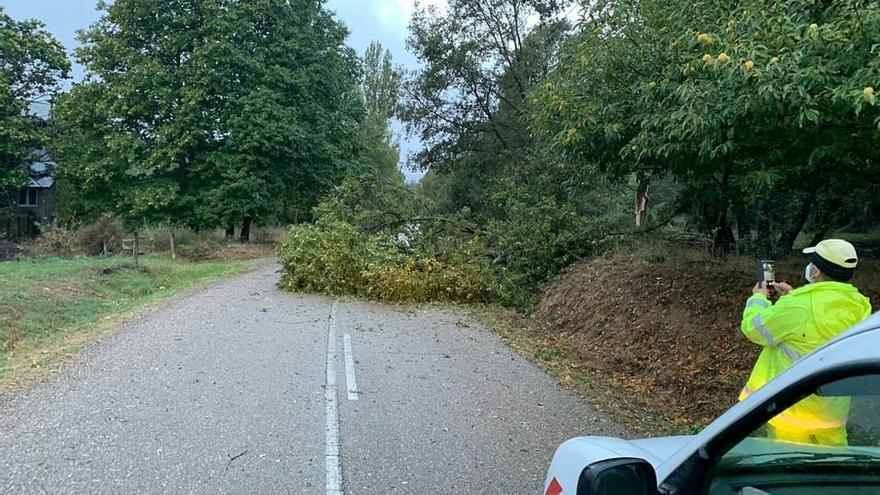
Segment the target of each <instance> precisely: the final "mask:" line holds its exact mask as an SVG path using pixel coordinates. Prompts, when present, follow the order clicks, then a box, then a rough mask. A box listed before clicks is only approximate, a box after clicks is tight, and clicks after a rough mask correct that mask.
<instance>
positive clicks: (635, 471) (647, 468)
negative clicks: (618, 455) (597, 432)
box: [577, 459, 657, 495]
mask: <svg viewBox="0 0 880 495" xmlns="http://www.w3.org/2000/svg"><path fill="white" fill-rule="evenodd" d="M656 494H657V474H656V473H655V472H654V467H653V466H651V464H650V463H648V462H647V461H645V460H642V459H612V460H608V461H602V462H597V463H595V464H590V465H589V466H587V467H586V469H584V470H583V471H582V472H581V477H580V479H579V480H578V488H577V495H656Z"/></svg>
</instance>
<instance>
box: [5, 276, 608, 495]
mask: <svg viewBox="0 0 880 495" xmlns="http://www.w3.org/2000/svg"><path fill="white" fill-rule="evenodd" d="M277 270H278V266H277V265H268V266H263V267H261V268H258V269H255V270H254V271H253V272H251V273H249V274H247V275H244V276H241V277H238V278H235V279H230V280H227V281H224V282H220V283H217V284H214V285H211V286H208V287H206V288H204V289H202V290H200V291H198V292H194V293H191V294H190V295H188V296H185V297H181V298H178V299H176V300H174V301H172V302H169V303H167V304H165V305H164V306H163V307H161V308H157V309H155V310H153V311H150V312H149V313H147V314H145V315H143V316H141V317H138V318H136V319H134V320H132V321H130V322H128V323H126V324H125V325H124V326H123V327H122V328H121V329H120V331H119V332H118V333H117V334H115V335H114V336H112V337H110V338H108V339H106V340H104V341H103V342H101V343H99V344H96V345H93V346H91V347H89V348H88V349H87V350H86V351H85V352H84V353H83V355H82V357H81V358H80V359H78V360H77V361H76V362H75V363H73V364H71V365H69V366H67V367H66V368H65V370H64V372H63V373H62V374H61V376H60V377H58V378H55V379H53V380H51V381H48V382H45V383H42V384H39V385H36V386H34V387H32V388H30V389H28V390H25V391H22V392H18V393H14V394H11V395H7V396H6V397H3V398H0V492H2V493H53V494H55V493H211V494H213V493H291V494H300V493H301V494H313V493H314V494H341V493H345V494H352V495H355V494H379V493H382V494H387V493H400V494H408V493H418V494H428V493H430V494H434V493H437V494H464V493H480V494H520V493H522V494H526V493H539V492H540V490H541V485H542V483H543V476H544V471H545V469H546V467H547V464H548V462H549V459H550V457H551V456H552V453H553V451H554V449H555V448H556V446H558V444H559V443H560V442H561V441H563V440H564V439H566V438H569V437H571V436H575V435H579V434H584V433H590V434H617V433H619V431H618V429H617V428H616V427H615V426H614V425H613V424H612V423H611V422H609V421H608V420H606V419H604V418H602V417H600V416H599V415H598V414H597V413H595V412H594V411H593V410H592V409H591V408H590V407H589V405H588V404H587V403H585V402H584V401H582V400H581V399H579V398H578V397H576V396H574V395H573V394H571V393H570V392H568V391H566V390H564V389H562V388H560V387H559V386H558V385H557V384H556V382H554V381H553V380H552V379H551V378H550V377H548V376H547V375H545V374H544V373H543V372H541V371H540V370H538V369H536V368H535V367H534V366H532V365H531V364H530V363H528V362H527V361H525V360H524V359H522V358H521V357H520V356H518V355H517V354H516V353H515V352H513V351H511V350H510V349H509V348H507V347H506V346H505V345H504V344H503V343H502V342H501V341H499V340H498V339H497V338H496V337H495V336H494V335H493V334H492V333H490V332H489V331H487V330H486V329H484V328H482V327H480V326H479V325H476V324H474V322H472V321H470V320H469V319H468V318H467V317H466V316H464V315H463V314H462V313H461V312H459V311H457V310H451V309H425V308H415V309H411V308H404V307H389V306H382V305H375V304H368V303H363V302H351V301H345V300H334V299H331V298H327V297H320V296H313V295H301V294H290V293H285V292H281V291H279V290H277V289H276V288H275V282H276V280H277V278H278V274H277Z"/></svg>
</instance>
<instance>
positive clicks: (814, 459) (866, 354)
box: [544, 313, 880, 495]
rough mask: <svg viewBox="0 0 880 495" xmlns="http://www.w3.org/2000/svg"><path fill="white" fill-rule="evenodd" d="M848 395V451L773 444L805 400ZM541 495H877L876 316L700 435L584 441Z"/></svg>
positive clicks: (559, 460)
mask: <svg viewBox="0 0 880 495" xmlns="http://www.w3.org/2000/svg"><path fill="white" fill-rule="evenodd" d="M812 394H815V395H819V396H823V397H851V398H852V409H851V410H850V415H849V420H848V422H847V433H848V443H849V446H848V447H826V446H820V445H814V444H799V443H789V442H782V441H775V440H769V439H767V438H766V434H765V425H766V423H767V422H768V421H769V420H770V419H771V418H773V417H774V416H776V415H777V414H779V413H780V412H782V411H784V410H786V409H787V408H789V407H791V406H792V405H794V404H796V403H797V402H798V401H800V400H801V399H803V398H805V397H807V396H809V395H812ZM544 491H545V495H569V494H570V495H647V494H651V495H657V494H664V495H703V494H709V495H722V494H723V495H765V494H770V495H777V494H778V495H795V494H797V495H810V494H823V495H836V494H847V495H862V494H880V313H878V314H875V315H873V316H872V317H870V318H868V319H866V320H865V321H863V322H861V323H859V324H857V325H855V326H854V327H853V328H851V329H849V330H847V331H846V332H844V333H843V334H841V335H840V336H838V337H837V338H835V339H834V340H832V341H831V342H829V343H828V344H826V345H825V346H823V347H821V348H819V349H817V350H816V351H814V352H813V353H811V354H810V355H808V356H805V357H804V358H802V359H801V360H800V361H798V362H797V363H795V364H794V365H793V366H791V367H790V368H789V369H787V370H786V371H785V372H783V373H782V374H780V375H779V376H777V377H776V378H775V379H773V380H772V381H770V382H769V383H768V384H767V385H765V386H764V387H762V388H761V389H759V390H758V391H757V392H755V393H753V394H752V395H751V396H750V397H749V398H748V399H746V400H744V401H742V402H740V403H738V404H737V405H735V406H734V407H732V408H731V409H729V410H728V411H727V412H726V413H724V414H723V415H722V416H721V417H720V418H718V419H717V420H716V421H714V422H713V423H712V424H710V425H709V426H708V427H706V429H704V430H703V431H702V432H700V433H699V434H697V435H694V436H681V437H665V438H651V439H641V440H623V439H619V438H607V437H580V438H574V439H572V440H569V441H567V442H565V443H563V444H562V445H561V446H560V447H559V449H558V450H557V451H556V455H555V456H554V457H553V463H552V464H551V466H550V471H549V472H548V474H547V481H546V482H545V485H544Z"/></svg>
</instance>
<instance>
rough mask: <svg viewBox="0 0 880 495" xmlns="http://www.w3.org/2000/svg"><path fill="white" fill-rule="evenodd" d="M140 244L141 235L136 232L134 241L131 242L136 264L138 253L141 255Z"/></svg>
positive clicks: (135, 264)
mask: <svg viewBox="0 0 880 495" xmlns="http://www.w3.org/2000/svg"><path fill="white" fill-rule="evenodd" d="M139 244H140V237H139V236H138V233H137V232H135V233H134V242H133V243H131V257H132V259H133V260H134V266H138V255H139V253H138V251H140V246H139Z"/></svg>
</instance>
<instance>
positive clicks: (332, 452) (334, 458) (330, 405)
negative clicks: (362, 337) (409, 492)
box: [324, 301, 343, 495]
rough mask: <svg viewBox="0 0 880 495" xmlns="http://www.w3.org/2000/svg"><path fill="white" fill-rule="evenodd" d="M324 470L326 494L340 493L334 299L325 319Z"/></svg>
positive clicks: (340, 494)
mask: <svg viewBox="0 0 880 495" xmlns="http://www.w3.org/2000/svg"><path fill="white" fill-rule="evenodd" d="M324 399H325V402H326V413H325V417H326V420H327V421H326V432H327V435H326V438H327V439H326V447H327V453H326V471H327V476H326V477H327V495H342V494H343V492H342V464H341V462H340V459H339V411H338V409H337V404H336V301H333V306H332V307H331V308H330V318H329V319H328V321H327V384H326V387H325V389H324Z"/></svg>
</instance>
